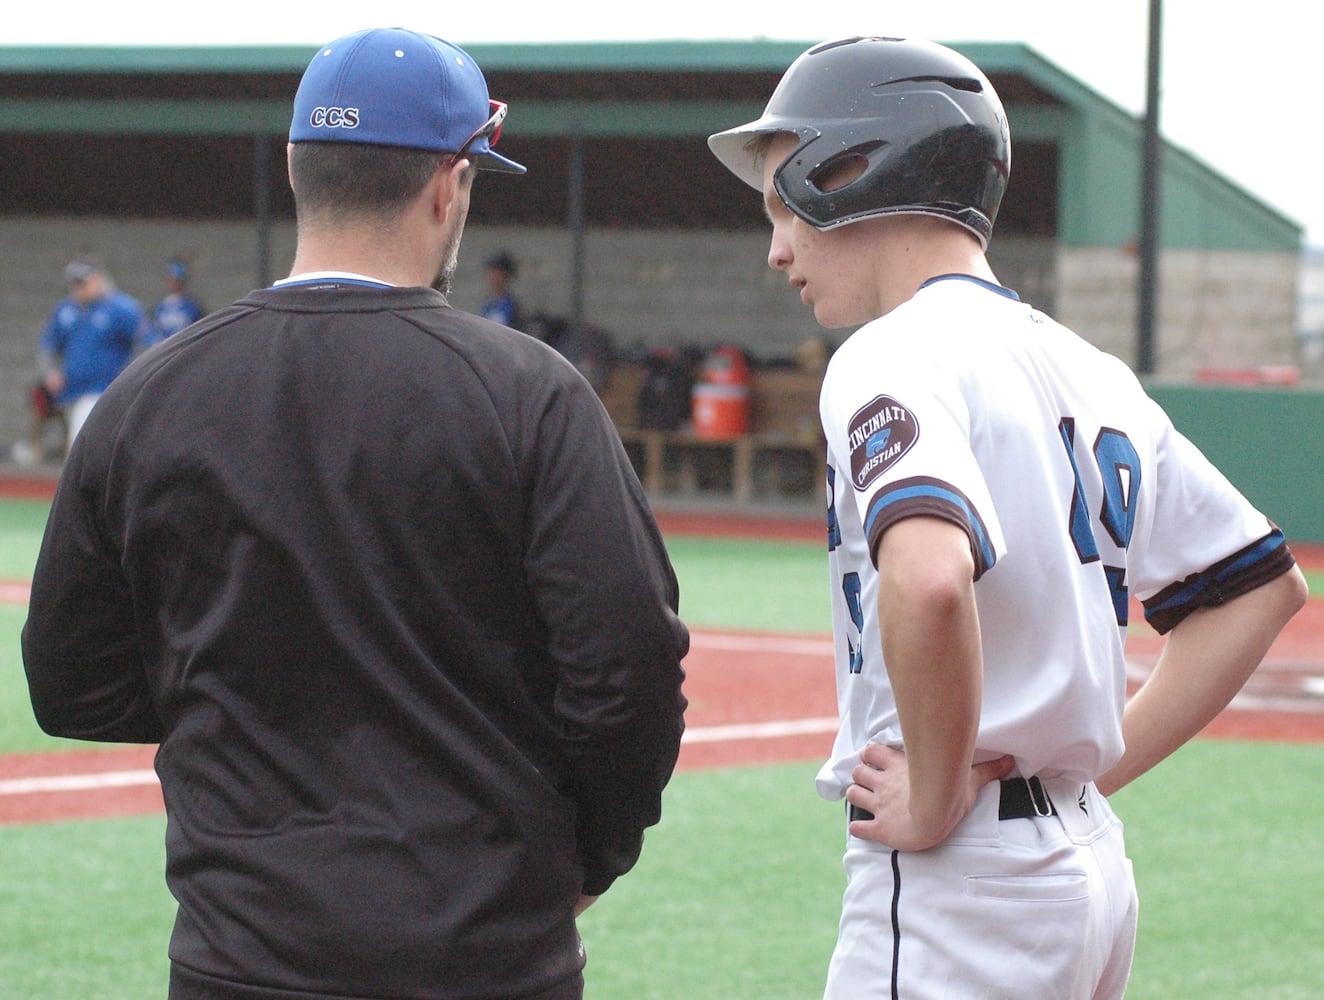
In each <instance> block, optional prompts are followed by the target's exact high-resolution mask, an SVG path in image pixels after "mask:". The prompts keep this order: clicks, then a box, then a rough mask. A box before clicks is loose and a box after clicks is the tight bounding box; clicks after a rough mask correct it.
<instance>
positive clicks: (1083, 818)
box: [709, 38, 1306, 1000]
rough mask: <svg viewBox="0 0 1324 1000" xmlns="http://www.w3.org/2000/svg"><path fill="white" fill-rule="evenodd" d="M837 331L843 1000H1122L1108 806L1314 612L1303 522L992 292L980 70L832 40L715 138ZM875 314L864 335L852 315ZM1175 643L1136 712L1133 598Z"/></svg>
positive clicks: (1118, 370)
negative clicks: (1274, 511)
mask: <svg viewBox="0 0 1324 1000" xmlns="http://www.w3.org/2000/svg"><path fill="white" fill-rule="evenodd" d="M709 144H710V147H711V148H712V150H713V152H714V153H715V154H716V156H717V157H718V158H719V159H720V160H721V161H722V163H723V164H725V165H726V166H727V167H728V168H730V169H731V170H732V171H733V172H734V173H735V174H736V175H737V176H739V177H740V178H741V179H743V180H744V181H746V182H747V183H749V184H750V185H751V186H753V187H755V188H757V189H759V190H761V191H762V193H763V200H764V205H765V208H766V211H767V214H768V217H769V219H770V220H771V222H772V243H771V248H770V251H769V256H768V262H769V264H770V266H771V267H772V268H774V269H775V270H778V271H781V272H784V273H785V274H786V276H787V279H788V280H789V281H790V283H791V285H792V286H793V287H795V288H796V289H798V290H799V292H800V297H801V299H802V301H804V302H805V303H806V304H807V305H809V306H811V307H812V308H813V310H814V314H815V316H816V318H817V319H818V321H819V322H820V323H821V324H822V325H824V326H826V327H832V328H836V327H845V326H856V325H860V329H858V330H857V331H856V332H855V333H853V334H852V335H851V336H850V337H849V338H848V339H847V341H846V342H845V343H844V344H843V345H842V347H841V348H840V349H839V350H838V351H837V352H836V354H835V355H834V356H833V358H832V360H831V363H830V365H829V368H828V370H827V372H826V374H825V376H824V382H823V388H822V397H821V416H822V421H823V428H824V431H825V433H826V437H827V462H828V469H827V492H828V548H829V551H830V565H831V578H832V586H833V591H832V599H833V628H834V635H835V640H836V647H837V651H836V657H837V687H838V702H839V707H840V714H841V726H840V730H839V733H838V735H837V738H836V743H835V745H834V748H833V751H832V756H831V758H830V759H829V760H828V761H827V762H826V763H825V764H824V766H823V768H822V769H821V771H820V772H819V776H818V788H819V792H820V793H821V794H822V795H823V796H824V797H826V798H829V799H839V798H842V797H844V798H845V799H846V801H847V803H848V814H849V822H848V839H847V847H846V854H845V868H846V875H847V883H846V889H845V894H844V898H843V904H842V915H841V924H840V931H839V936H838V941H837V947H836V949H835V951H834V954H833V956H832V960H831V964H830V967H829V971H828V978H827V986H826V993H825V995H826V996H827V997H831V998H838V997H842V998H844V997H850V998H860V997H893V998H906V1000H915V998H935V1000H937V998H951V997H963V998H967V997H979V998H1008V1000H1010V998H1018V1000H1020V998H1025V997H1052V998H1054V1000H1075V998H1105V997H1120V996H1121V995H1122V993H1123V990H1124V988H1125V985H1126V981H1127V977H1128V974H1129V969H1130V962H1131V954H1132V950H1133V944H1134V936H1135V921H1136V909H1137V907H1136V894H1135V886H1134V883H1133V880H1132V876H1131V870H1130V864H1129V862H1128V861H1127V858H1126V855H1125V849H1124V844H1123V838H1122V827H1121V824H1120V822H1119V821H1118V820H1117V818H1116V816H1115V815H1114V814H1113V812H1112V810H1111V809H1110V808H1109V805H1108V801H1107V799H1106V798H1105V797H1104V796H1105V795H1106V794H1107V793H1109V792H1111V791H1112V790H1114V789H1116V788H1119V787H1121V786H1122V785H1124V784H1126V783H1127V782H1129V781H1130V780H1132V779H1133V778H1135V777H1136V776H1138V775H1139V774H1141V773H1142V772H1144V771H1145V770H1147V769H1148V768H1150V767H1152V766H1153V765H1154V764H1156V763H1157V762H1158V761H1160V760H1162V759H1163V758H1164V757H1165V756H1167V755H1168V754H1169V753H1171V752H1172V751H1173V750H1174V749H1176V748H1177V747H1178V746H1180V745H1181V744H1182V743H1183V742H1185V741H1186V740H1187V739H1189V738H1190V737H1191V736H1193V735H1194V734H1196V733H1197V732H1198V731H1199V730H1200V729H1201V728H1202V727H1203V726H1204V725H1205V724H1206V723H1207V722H1208V721H1209V720H1210V719H1211V718H1212V717H1213V716H1214V715H1215V714H1216V713H1217V712H1218V711H1219V710H1221V709H1222V708H1223V707H1224V706H1225V705H1226V704H1227V702H1228V701H1229V700H1230V699H1231V697H1232V695H1233V694H1234V693H1235V692H1236V691H1237V690H1238V688H1239V687H1240V686H1241V685H1242V683H1243V682H1244V681H1245V679H1246V678H1247V676H1248V675H1249V674H1250V672H1251V671H1252V670H1254V668H1255V667H1256V665H1257V664H1258V663H1259V661H1260V659H1261V658H1262V657H1263V655H1264V653H1265V651H1266V650H1267V648H1268V646H1269V644H1270V642H1271V641H1272V639H1273V638H1274V636H1275V635H1276V634H1277V633H1278V631H1279V630H1280V629H1281V627H1282V626H1283V625H1284V624H1285V623H1286V621H1287V620H1288V619H1289V618H1290V617H1291V616H1292V615H1293V614H1294V613H1295V612H1296V611H1297V610H1298V609H1299V608H1300V607H1301V605H1302V603H1303V602H1304V600H1305V597H1306V592H1305V583H1304V580H1303V578H1302V576H1301V574H1300V572H1299V571H1298V570H1297V568H1296V566H1295V562H1294V560H1293V558H1292V556H1291V553H1290V552H1289V550H1288V547H1287V545H1286V544H1285V542H1284V539H1283V535H1282V533H1281V532H1280V531H1279V530H1278V529H1277V528H1276V527H1275V526H1274V525H1272V524H1271V523H1269V522H1268V521H1267V520H1266V519H1265V517H1264V516H1263V515H1262V514H1260V513H1258V512H1257V511H1255V510H1254V509H1253V508H1252V507H1251V506H1250V504H1249V503H1247V501H1246V500H1245V499H1244V498H1243V497H1242V496H1241V495H1240V494H1239V493H1238V492H1237V491H1236V490H1235V489H1234V488H1233V487H1232V486H1231V485H1230V484H1229V483H1228V482H1227V481H1226V480H1225V479H1224V477H1223V476H1222V475H1220V474H1219V472H1218V471H1217V470H1216V469H1214V468H1213V467H1212V466H1211V465H1210V464H1209V463H1208V462H1207V461H1206V460H1205V459H1204V458H1203V457H1202V456H1201V455H1200V453H1199V452H1198V451H1197V450H1196V449H1195V448H1194V447H1193V446H1192V445H1191V444H1190V443H1189V442H1188V441H1186V440H1185V439H1184V438H1183V437H1182V436H1181V435H1180V434H1179V433H1178V432H1177V431H1176V430H1174V428H1173V426H1172V424H1171V423H1170V422H1169V420H1168V419H1167V418H1166V417H1165V415H1164V414H1163V413H1162V412H1161V411H1160V409H1159V408H1158V407H1157V406H1156V405H1155V404H1154V403H1153V402H1151V401H1150V400H1149V399H1148V398H1147V397H1146V395H1145V394H1144V392H1143V391H1142V388H1141V386H1140V385H1139V383H1138V382H1137V380H1136V379H1135V378H1134V377H1133V375H1132V374H1131V373H1130V372H1129V371H1128V370H1127V369H1126V368H1125V367H1124V366H1123V365H1122V364H1121V363H1120V362H1118V361H1117V360H1115V359H1114V358H1111V357H1108V356H1107V355H1104V354H1102V353H1100V352H1099V351H1097V350H1095V349H1094V348H1092V347H1091V346H1089V345H1088V344H1086V343H1085V342H1084V341H1083V340H1081V339H1080V338H1078V337H1077V336H1075V335H1074V334H1073V333H1071V332H1070V331H1069V330H1066V329H1065V328H1063V327H1062V326H1060V325H1059V324H1057V323H1055V322H1054V321H1053V320H1052V319H1051V318H1049V317H1048V316H1046V315H1044V314H1043V313H1041V312H1039V311H1037V310H1036V309H1034V308H1033V307H1032V306H1030V305H1028V304H1026V303H1024V302H1021V301H1020V300H1019V299H1018V297H1017V296H1016V294H1015V293H1014V292H1013V291H1011V290H1010V289H1007V288H1004V287H1002V286H1001V285H999V284H998V282H997V279H996V277H995V276H994V274H993V272H992V270H991V269H990V267H989V265H988V262H987V260H986V258H985V253H984V252H985V248H986V245H987V242H988V239H989V237H990V235H991V233H992V229H993V223H994V220H995V218H996V216H997V210H998V204H999V201H1000V199H1001V197H1002V194H1003V191H1004V189H1005V187H1006V184H1007V180H1008V176H1009V173H1010V167H1011V151H1010V140H1009V135H1008V128H1007V121H1006V118H1005V116H1004V114H1003V109H1002V107H1001V104H1000V103H999V100H998V97H997V95H996V94H995V93H994V91H993V89H992V87H991V86H990V85H989V82H988V80H987V79H986V78H985V77H984V75H983V74H982V73H981V72H980V71H979V70H978V69H977V68H976V67H975V66H974V65H972V64H971V63H970V62H969V61H968V60H966V59H965V58H963V57H962V56H960V55H959V54H957V53H955V52H953V51H951V50H949V49H947V48H944V47H942V46H939V45H936V44H932V43H928V42H923V41H914V40H905V39H893V38H849V39H843V40H840V41H835V42H828V43H825V44H822V45H818V46H816V47H814V48H812V49H810V50H809V51H807V52H805V53H804V54H803V55H802V56H800V58H799V59H797V60H796V61H795V63H794V64H793V65H792V66H791V67H790V68H789V69H788V70H787V72H786V74H785V75H784V76H783V78H782V80H781V82H780V84H779V85H778V87H777V88H776V90H775V92H774V93H773V95H772V97H771V99H770V100H769V102H768V105H767V108H766V110H765V112H764V114H763V115H762V116H761V117H760V118H759V119H757V120H756V121H753V122H750V123H748V124H745V125H741V126H738V127H736V128H733V129H730V130H728V131H725V132H721V133H719V134H717V135H714V136H712V137H711V138H710V139H709ZM861 324H862V325H861ZM1131 594H1135V595H1136V596H1138V597H1139V598H1140V600H1141V601H1142V602H1143V605H1144V608H1145V614H1146V616H1147V618H1148V620H1149V621H1150V622H1151V623H1152V624H1153V625H1154V626H1155V627H1156V628H1157V629H1159V630H1160V631H1162V632H1165V633H1167V634H1168V636H1169V638H1168V641H1167V644H1166V649H1165V651H1164V653H1163V655H1162V657H1161V658H1160V660H1159V663H1158V665H1157V668H1156V669H1155V670H1154V672H1153V675H1152V677H1151V678H1150V680H1149V681H1148V682H1147V683H1146V684H1145V685H1144V686H1143V688H1142V689H1141V690H1140V691H1139V693H1138V694H1136V695H1135V696H1134V697H1133V698H1132V699H1131V701H1130V702H1129V703H1125V690H1126V688H1125V684H1126V675H1125V669H1124V658H1123V656H1124V640H1125V633H1126V624H1127V615H1128V598H1129V596H1130V595H1131Z"/></svg>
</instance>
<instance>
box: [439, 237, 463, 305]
mask: <svg viewBox="0 0 1324 1000" xmlns="http://www.w3.org/2000/svg"><path fill="white" fill-rule="evenodd" d="M463 234H464V227H463V226H462V225H461V226H456V227H455V228H454V229H453V230H452V231H451V234H450V236H449V237H447V239H446V251H445V253H444V254H443V255H442V265H441V267H440V268H439V269H438V271H437V276H436V277H435V278H433V279H432V287H433V288H435V289H436V290H437V291H439V292H441V294H442V295H446V296H449V295H450V293H451V283H452V282H453V281H454V280H455V268H456V266H457V265H458V264H459V262H460V237H461V236H462V235H463Z"/></svg>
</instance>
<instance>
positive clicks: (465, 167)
mask: <svg viewBox="0 0 1324 1000" xmlns="http://www.w3.org/2000/svg"><path fill="white" fill-rule="evenodd" d="M474 172H475V171H474V166H473V161H472V160H466V159H461V160H454V161H452V160H449V159H447V160H445V161H444V162H443V163H442V164H441V165H440V166H439V167H438V168H437V172H436V174H434V175H433V178H432V181H433V212H434V213H435V214H436V216H437V221H439V222H444V221H446V220H447V219H448V218H449V217H450V216H451V215H452V214H453V213H455V212H459V213H460V214H461V216H463V215H464V214H466V213H467V212H468V206H469V188H470V186H471V185H472V184H473V175H474Z"/></svg>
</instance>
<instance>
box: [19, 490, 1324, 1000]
mask: <svg viewBox="0 0 1324 1000" xmlns="http://www.w3.org/2000/svg"><path fill="white" fill-rule="evenodd" d="M43 520H44V505H43V504H41V503H36V502H34V503H17V502H12V501H6V502H0V578H8V579H26V578H27V577H28V575H29V574H30V570H31V565H32V560H33V558H34V557H35V553H36V548H37V544H38V540H39V533H40V529H41V524H42V522H43ZM669 544H670V547H671V549H672V554H673V559H674V561H675V563H676V567H677V572H678V575H679V576H680V579H681V586H682V593H683V595H684V596H683V598H682V600H683V611H684V613H685V616H686V618H687V619H688V620H689V621H690V622H691V624H692V625H693V626H695V627H701V628H739V629H751V630H767V631H787V632H819V631H822V629H823V627H824V622H825V621H826V614H827V612H826V598H825V596H824V593H825V587H824V585H823V580H824V574H825V570H824V567H823V556H822V552H821V549H820V548H819V547H818V546H816V545H804V544H792V543H780V544H772V543H763V542H746V541H739V540H725V539H724V540H713V539H696V538H674V539H670V540H669ZM1312 583H1313V585H1314V586H1315V588H1316V590H1315V592H1316V593H1320V592H1321V591H1322V590H1324V587H1320V586H1319V581H1318V580H1315V581H1312ZM22 621H23V612H22V610H21V609H20V608H17V607H12V606H11V607H4V606H0V750H8V751H13V750H39V749H41V750H46V749H56V748H59V747H63V746H74V745H76V744H73V743H69V742H66V741H53V740H50V739H49V738H47V737H45V736H43V735H42V734H40V732H39V731H38V730H37V729H36V726H35V724H33V723H32V721H31V717H30V714H29V712H28V707H27V703H26V693H25V686H24V683H23V676H22V666H21V662H20V658H19V653H18V639H17V637H18V630H19V628H20V627H21V625H22ZM815 768H816V762H813V761H805V762H800V763H792V764H782V765H776V766H764V767H746V768H727V769H720V770H710V771H686V772H682V773H680V774H678V775H677V776H676V778H675V779H674V780H673V782H672V784H671V786H670V787H669V788H668V790H667V795H666V800H665V806H664V817H663V821H662V823H661V824H660V825H659V826H658V827H657V828H655V829H654V830H652V831H650V832H649V834H648V838H647V844H646V847H645V850H644V854H643V858H642V860H641V862H640V864H639V866H638V867H637V868H636V870H635V871H633V872H632V873H630V875H628V876H626V877H625V878H623V879H621V880H620V881H619V882H618V883H617V885H616V887H614V888H613V889H612V891H611V892H610V893H608V894H607V895H606V896H604V897H603V899H602V901H601V902H599V903H598V904H597V905H596V906H595V907H593V908H592V909H591V910H589V911H588V912H587V913H586V914H585V915H584V917H583V918H582V920H581V928H582V932H583V936H584V940H585V944H586V947H587V950H588V955H589V965H588V969H587V973H586V976H587V983H588V988H587V997H588V998H589V1000H648V998H657V1000H679V998H685V1000H755V998H757V1000H805V998H812V997H815V996H817V995H818V994H819V993H820V991H821V986H822V981H823V971H824V967H825V963H826V961H827V958H828V955H829V953H830V951H831V948H832V942H833V939H834V937H835V930H836V914H837V906H838V900H839V894H840V891H841V887H842V876H841V869H840V852H841V848H842V846H843V840H844V830H843V823H842V817H841V810H840V808H839V807H838V806H835V805H832V804H829V803H825V802H822V801H820V800H819V799H818V798H817V797H816V796H815V794H814V791H813V781H812V778H813V773H814V770H815ZM1322 802H1324V747H1321V746H1318V745H1305V744H1272V743H1244V742H1233V741H1212V740H1200V741H1196V742H1195V743H1193V744H1191V745H1190V746H1188V747H1186V748H1185V749H1184V750H1182V751H1181V752H1180V753H1178V754H1177V755H1176V756H1174V757H1173V758H1172V759H1171V760H1169V761H1168V762H1166V763H1165V764H1163V765H1162V766H1161V767H1160V768H1159V769H1157V770H1156V771H1155V772H1153V773H1152V774H1151V775H1149V776H1148V777H1147V778H1146V779H1144V780H1142V781H1141V782H1140V783H1138V784H1137V785H1136V786H1134V787H1132V788H1128V789H1125V790H1123V791H1122V792H1121V793H1119V794H1118V795H1117V796H1116V798H1115V805H1116V808H1117V810H1118V812H1119V813H1120V814H1121V816H1122V817H1123V819H1124V820H1125V821H1126V823H1127V826H1128V831H1129V843H1130V848H1131V855H1132V858H1133V860H1134V863H1135V868H1136V877H1137V881H1138V883H1139V885H1140V891H1141V899H1142V906H1141V933H1140V940H1139V945H1138V949H1137V955H1136V967H1135V972H1134V975H1133V978H1132V986H1131V990H1130V992H1129V993H1128V997H1130V998H1132V1000H1184V998H1190V997H1217V998H1220V1000H1239V998H1245V1000H1252V998H1253V1000H1307V998H1310V1000H1315V998H1318V997H1319V996H1321V995H1322V994H1324V989H1322V988H1321V984H1322V983H1324V948H1321V947H1320V942H1321V940H1324V904H1321V902H1320V899H1319V887H1320V886H1321V885H1324V849H1321V848H1324V833H1321V824H1322V821H1324V815H1322V814H1321V812H1322V810H1321V805H1320V804H1321V803H1322ZM163 831H164V819H163V818H162V817H159V816H149V817H140V818H133V819H117V820H98V821H80V822H66V823H52V824H44V825H39V826H9V827H0V859H3V869H2V870H3V874H0V997H3V998H9V997H14V998H24V1000H66V998H96V1000H144V998H151V997H163V996H164V993H165V988H164V984H165V978H166V957H165V947H166V941H167V938H168V936H169V931H170V925H171V920H172V914H173V905H172V901H171V900H170V897H169V895H168V893H167V892H166V890H165V887H164V883H163V880H162V874H161V873H162V867H163V864H164V853H163V850H162V836H163ZM1030 1000H1038V998H1030Z"/></svg>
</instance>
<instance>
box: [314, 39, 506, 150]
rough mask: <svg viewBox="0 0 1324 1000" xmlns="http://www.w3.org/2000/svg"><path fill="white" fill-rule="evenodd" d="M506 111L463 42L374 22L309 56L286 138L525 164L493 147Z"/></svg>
mask: <svg viewBox="0 0 1324 1000" xmlns="http://www.w3.org/2000/svg"><path fill="white" fill-rule="evenodd" d="M504 115H505V105H503V104H499V103H498V102H495V101H493V100H491V98H490V97H489V96H488V93H487V80H486V79H484V78H483V71H482V70H480V69H479V68H478V64H477V63H476V62H474V61H473V59H472V58H470V57H469V54H468V53H467V52H465V51H464V50H463V49H461V48H459V47H458V46H455V45H452V44H451V43H450V42H447V41H443V40H442V39H440V38H436V37H434V36H432V35H424V34H421V33H419V32H417V31H409V30H407V29H405V28H372V29H370V30H368V31H359V32H355V33H354V34H352V35H346V36H345V37H343V38H339V39H337V40H336V41H334V42H330V43H328V44H326V45H323V46H322V47H321V49H319V50H318V52H317V55H315V56H313V60H312V62H310V63H309V64H308V68H307V69H306V70H305V71H304V74H303V79H302V80H300V81H299V90H298V92H297V93H296V94H295V95H294V118H293V120H292V121H291V123H290V142H361V143H365V144H367V145H373V146H403V147H405V148H407V149H430V150H435V151H437V152H455V151H457V150H460V149H464V150H465V156H467V157H469V158H471V159H472V160H473V161H474V163H475V165H476V166H477V167H478V168H479V169H480V170H497V171H501V172H503V173H508V174H522V173H524V172H525V169H526V168H525V167H524V166H522V165H521V164H519V163H516V162H515V161H514V160H509V159H507V158H506V157H504V156H501V155H499V154H498V153H494V152H493V151H492V145H491V140H493V139H495V137H496V135H499V134H500V127H499V126H500V122H501V119H502V118H503V117H504ZM494 122H495V126H494V124H493V123H494Z"/></svg>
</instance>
